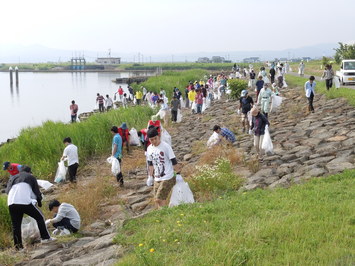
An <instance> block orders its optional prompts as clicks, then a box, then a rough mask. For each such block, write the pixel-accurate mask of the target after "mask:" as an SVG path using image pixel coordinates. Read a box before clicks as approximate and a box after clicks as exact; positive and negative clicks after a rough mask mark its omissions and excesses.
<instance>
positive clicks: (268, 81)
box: [263, 76, 270, 84]
mask: <svg viewBox="0 0 355 266" xmlns="http://www.w3.org/2000/svg"><path fill="white" fill-rule="evenodd" d="M263 81H264V83H266V84H269V83H270V80H269V78H268V77H267V76H265V77H263Z"/></svg>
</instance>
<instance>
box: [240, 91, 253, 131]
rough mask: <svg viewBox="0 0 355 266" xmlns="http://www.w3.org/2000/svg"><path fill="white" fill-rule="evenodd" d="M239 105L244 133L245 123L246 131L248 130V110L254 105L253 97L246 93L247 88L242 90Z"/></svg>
mask: <svg viewBox="0 0 355 266" xmlns="http://www.w3.org/2000/svg"><path fill="white" fill-rule="evenodd" d="M239 102H240V105H239V109H240V113H241V118H242V124H243V133H245V124H246V132H248V131H249V120H248V112H249V111H250V110H251V108H252V107H253V105H254V101H253V98H252V97H250V96H249V95H248V91H247V90H242V93H241V97H240V99H239Z"/></svg>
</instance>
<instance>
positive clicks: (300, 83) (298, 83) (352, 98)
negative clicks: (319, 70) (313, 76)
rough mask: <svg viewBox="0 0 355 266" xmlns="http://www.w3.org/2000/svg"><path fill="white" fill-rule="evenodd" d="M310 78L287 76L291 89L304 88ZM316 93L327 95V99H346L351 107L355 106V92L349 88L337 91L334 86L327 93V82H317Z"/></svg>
mask: <svg viewBox="0 0 355 266" xmlns="http://www.w3.org/2000/svg"><path fill="white" fill-rule="evenodd" d="M307 80H308V77H304V78H303V77H296V76H292V75H287V77H286V81H287V84H288V85H289V86H291V87H300V88H303V87H304V84H305V82H306V81H307ZM316 93H321V94H325V95H326V96H327V98H329V99H334V98H345V99H347V101H348V102H349V104H350V105H352V106H355V90H353V89H348V88H339V89H335V88H334V86H333V88H331V89H330V90H329V91H327V89H326V86H325V81H317V87H316Z"/></svg>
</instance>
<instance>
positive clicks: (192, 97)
mask: <svg viewBox="0 0 355 266" xmlns="http://www.w3.org/2000/svg"><path fill="white" fill-rule="evenodd" d="M188 98H189V103H190V108H191V107H192V104H193V103H194V102H195V98H196V91H195V88H191V90H190V91H189V94H188Z"/></svg>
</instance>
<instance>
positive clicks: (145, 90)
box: [142, 86, 147, 101]
mask: <svg viewBox="0 0 355 266" xmlns="http://www.w3.org/2000/svg"><path fill="white" fill-rule="evenodd" d="M142 91H143V101H146V100H147V98H146V96H147V89H146V88H145V87H143V86H142Z"/></svg>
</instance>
